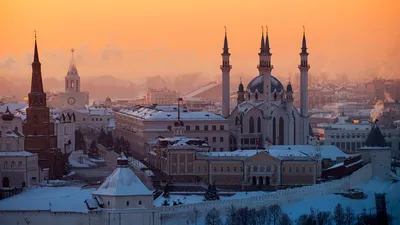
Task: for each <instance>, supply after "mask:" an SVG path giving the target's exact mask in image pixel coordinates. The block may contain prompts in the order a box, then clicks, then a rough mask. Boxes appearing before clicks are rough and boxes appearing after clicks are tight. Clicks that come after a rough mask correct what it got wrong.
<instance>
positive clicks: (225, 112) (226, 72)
mask: <svg viewBox="0 0 400 225" xmlns="http://www.w3.org/2000/svg"><path fill="white" fill-rule="evenodd" d="M230 55H231V54H230V53H229V48H228V35H227V34H226V26H225V38H224V49H223V52H222V54H221V56H222V65H221V66H220V69H221V71H222V116H223V117H225V118H226V117H228V116H229V114H230V112H231V111H230V90H229V85H230V81H229V80H230V71H231V69H232V66H231V65H230V63H229V57H230Z"/></svg>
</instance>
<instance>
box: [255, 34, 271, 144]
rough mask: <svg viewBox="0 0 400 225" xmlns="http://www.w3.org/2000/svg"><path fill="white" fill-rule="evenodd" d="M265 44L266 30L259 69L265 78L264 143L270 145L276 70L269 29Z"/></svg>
mask: <svg viewBox="0 0 400 225" xmlns="http://www.w3.org/2000/svg"><path fill="white" fill-rule="evenodd" d="M265 38H266V39H265V43H264V30H263V31H262V34H261V48H260V53H258V55H259V57H260V63H259V64H258V66H257V68H258V71H259V73H260V75H262V77H263V95H264V98H263V101H264V102H263V103H264V105H263V106H264V126H263V127H264V131H263V132H264V134H265V137H264V143H265V145H268V141H269V140H271V131H272V128H271V125H272V122H271V121H272V120H271V119H272V117H271V71H272V69H273V68H274V67H273V66H272V65H271V56H272V54H271V52H270V48H269V37H268V27H267V35H266V37H265Z"/></svg>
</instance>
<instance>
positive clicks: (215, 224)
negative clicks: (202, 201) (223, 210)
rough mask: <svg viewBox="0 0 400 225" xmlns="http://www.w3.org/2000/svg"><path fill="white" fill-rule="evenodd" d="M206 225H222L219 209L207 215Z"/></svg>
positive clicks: (212, 210)
mask: <svg viewBox="0 0 400 225" xmlns="http://www.w3.org/2000/svg"><path fill="white" fill-rule="evenodd" d="M205 224H206V225H222V222H221V216H220V213H219V211H218V210H217V209H215V208H213V209H211V211H209V212H208V213H207V216H206V221H205Z"/></svg>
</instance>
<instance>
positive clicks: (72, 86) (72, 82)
mask: <svg viewBox="0 0 400 225" xmlns="http://www.w3.org/2000/svg"><path fill="white" fill-rule="evenodd" d="M71 88H74V81H73V80H71Z"/></svg>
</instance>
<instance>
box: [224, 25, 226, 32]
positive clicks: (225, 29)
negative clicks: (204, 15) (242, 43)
mask: <svg viewBox="0 0 400 225" xmlns="http://www.w3.org/2000/svg"><path fill="white" fill-rule="evenodd" d="M224 29H225V34H226V25H225V26H224Z"/></svg>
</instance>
